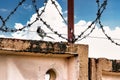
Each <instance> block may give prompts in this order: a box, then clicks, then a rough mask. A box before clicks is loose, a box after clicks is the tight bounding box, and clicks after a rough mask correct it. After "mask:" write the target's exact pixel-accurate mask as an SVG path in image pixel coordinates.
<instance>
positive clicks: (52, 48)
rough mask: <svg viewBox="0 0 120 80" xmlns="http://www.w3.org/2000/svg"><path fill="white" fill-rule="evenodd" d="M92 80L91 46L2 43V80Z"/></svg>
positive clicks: (5, 41)
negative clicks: (50, 77)
mask: <svg viewBox="0 0 120 80" xmlns="http://www.w3.org/2000/svg"><path fill="white" fill-rule="evenodd" d="M50 69H52V70H54V72H55V73H56V80H88V46H87V45H81V44H70V43H64V42H44V41H35V40H34V41H32V40H19V39H4V38H1V39H0V80H45V74H46V72H47V71H48V70H50Z"/></svg>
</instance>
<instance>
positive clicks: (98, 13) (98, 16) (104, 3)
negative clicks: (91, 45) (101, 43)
mask: <svg viewBox="0 0 120 80" xmlns="http://www.w3.org/2000/svg"><path fill="white" fill-rule="evenodd" d="M96 3H97V6H98V10H97V14H96V15H97V17H96V19H95V20H94V21H93V22H92V23H91V24H90V25H89V26H88V27H87V28H86V29H85V30H84V31H83V32H81V34H79V35H78V36H77V38H75V41H74V42H76V41H77V40H79V41H80V40H82V39H84V38H86V37H87V36H89V35H90V34H91V33H92V32H93V31H94V29H95V25H96V24H97V23H98V20H99V19H100V17H101V15H102V13H103V11H104V10H105V8H106V5H107V0H104V1H103V3H102V4H101V5H100V1H99V0H96ZM92 25H94V27H93V28H92V29H91V31H90V32H89V33H88V34H86V35H84V34H85V32H86V31H88V30H89V29H90V28H91V27H92ZM83 35H84V36H83ZM82 36H83V37H82Z"/></svg>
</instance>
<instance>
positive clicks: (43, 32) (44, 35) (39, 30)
mask: <svg viewBox="0 0 120 80" xmlns="http://www.w3.org/2000/svg"><path fill="white" fill-rule="evenodd" d="M36 32H37V34H38V35H39V36H40V37H41V38H42V39H43V38H44V37H48V38H51V39H54V38H53V37H51V36H47V34H46V33H45V31H44V30H43V29H41V26H38V28H37V31H36Z"/></svg>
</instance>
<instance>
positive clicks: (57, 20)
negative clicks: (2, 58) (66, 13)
mask: <svg viewBox="0 0 120 80" xmlns="http://www.w3.org/2000/svg"><path fill="white" fill-rule="evenodd" d="M50 1H51V0H49V1H48V4H47V7H46V10H45V13H43V15H42V18H43V20H45V21H46V23H47V24H49V25H50V26H51V27H52V28H53V29H54V31H57V32H58V33H60V34H66V35H63V36H65V37H67V26H66V25H65V24H64V23H63V20H62V18H61V17H60V15H59V14H58V12H57V10H56V8H55V7H54V5H51V2H50ZM57 5H58V8H59V9H60V11H61V13H62V8H61V7H60V5H59V4H58V3H57ZM42 9H43V7H41V8H40V9H39V12H41V10H42ZM36 16H37V15H36V14H33V15H32V17H31V19H30V21H28V22H27V23H26V24H28V23H31V22H32V21H34V20H35V19H36ZM90 24H91V21H90V22H86V21H85V20H80V21H79V22H78V23H76V24H75V34H76V35H79V34H80V33H81V32H83V31H84V30H85V29H86V28H87V27H88V26H89V25H90ZM38 26H41V27H42V29H43V30H44V31H46V32H47V33H50V34H48V35H49V36H51V37H53V38H55V40H52V39H50V38H47V37H45V38H44V39H43V40H46V41H57V42H58V41H65V40H63V39H61V38H59V37H58V36H57V35H55V34H53V33H52V32H51V31H50V30H49V29H48V28H47V27H46V26H45V25H44V24H43V23H42V22H41V21H37V22H36V23H34V24H33V25H32V26H31V27H30V28H26V29H25V31H21V32H16V33H13V34H12V36H13V37H14V38H20V39H36V40H41V38H40V37H39V36H38V35H37V33H36V30H37V27H38ZM21 27H23V25H22V24H20V23H16V24H15V28H17V29H19V28H21ZM104 29H105V31H106V32H107V33H108V34H109V35H110V36H111V37H113V38H118V39H120V36H119V35H120V27H116V28H115V30H111V29H110V28H109V27H108V26H105V27H104ZM87 33H88V32H87ZM87 33H85V34H87ZM90 36H93V37H105V36H104V34H103V32H102V30H101V29H100V28H98V27H96V28H95V30H94V31H93V32H92V34H91V35H90ZM117 42H119V43H120V41H119V40H117ZM76 43H78V44H88V45H89V57H96V58H98V57H106V58H110V59H120V53H119V52H120V47H119V46H116V45H115V44H112V43H111V42H110V41H108V40H107V39H102V38H92V37H87V38H85V39H83V40H81V41H78V42H76Z"/></svg>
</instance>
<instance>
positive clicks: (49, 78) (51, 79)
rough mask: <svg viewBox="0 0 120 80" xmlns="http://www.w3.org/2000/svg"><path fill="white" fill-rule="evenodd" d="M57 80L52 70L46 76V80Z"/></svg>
mask: <svg viewBox="0 0 120 80" xmlns="http://www.w3.org/2000/svg"><path fill="white" fill-rule="evenodd" d="M55 79H56V73H55V71H54V70H53V69H50V70H48V71H47V72H46V74H45V80H55Z"/></svg>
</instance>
